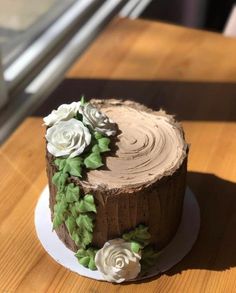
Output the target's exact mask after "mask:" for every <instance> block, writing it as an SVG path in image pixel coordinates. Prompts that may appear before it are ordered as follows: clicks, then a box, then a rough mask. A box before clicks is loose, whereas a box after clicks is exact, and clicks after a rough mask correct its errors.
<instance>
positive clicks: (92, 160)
mask: <svg viewBox="0 0 236 293" xmlns="http://www.w3.org/2000/svg"><path fill="white" fill-rule="evenodd" d="M84 164H85V166H86V167H87V168H88V169H97V168H99V167H101V166H102V165H103V163H102V158H101V155H100V154H99V153H92V154H90V155H89V156H88V157H86V159H85V160H84Z"/></svg>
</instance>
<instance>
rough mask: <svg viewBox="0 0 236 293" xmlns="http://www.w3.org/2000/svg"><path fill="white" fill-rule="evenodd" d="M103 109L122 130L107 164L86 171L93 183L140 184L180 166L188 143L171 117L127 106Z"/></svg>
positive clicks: (132, 185)
mask: <svg viewBox="0 0 236 293" xmlns="http://www.w3.org/2000/svg"><path fill="white" fill-rule="evenodd" d="M102 111H103V112H105V113H106V114H107V115H108V116H109V117H110V118H111V119H112V120H113V121H115V122H116V123H117V124H118V127H119V130H120V133H119V134H118V136H117V141H116V144H115V148H116V150H115V151H114V153H112V154H111V155H108V156H107V158H106V161H105V167H104V168H103V169H99V170H93V171H90V172H88V173H87V180H86V181H87V182H89V184H90V186H91V185H92V186H93V187H96V186H99V187H102V186H103V185H105V186H106V188H111V189H112V188H128V187H139V186H140V187H141V186H143V185H148V184H150V183H152V182H155V180H159V179H160V178H162V177H163V176H168V175H172V174H173V173H174V172H175V171H176V170H177V169H178V168H179V167H180V166H181V164H182V162H183V160H184V158H185V157H186V155H187V144H186V142H185V140H184V134H183V131H182V128H181V127H180V125H179V124H178V123H177V122H176V121H175V120H174V119H173V117H172V116H169V115H166V114H165V113H164V112H162V111H160V112H154V111H153V112H151V113H149V112H145V111H140V110H136V109H134V108H132V107H129V106H124V105H123V106H109V107H107V108H104V109H102ZM84 183H85V182H84ZM85 185H86V183H85Z"/></svg>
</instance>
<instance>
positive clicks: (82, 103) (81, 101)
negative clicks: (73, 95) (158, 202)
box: [80, 95, 86, 106]
mask: <svg viewBox="0 0 236 293" xmlns="http://www.w3.org/2000/svg"><path fill="white" fill-rule="evenodd" d="M80 104H81V106H84V105H85V104H86V102H85V96H84V95H82V96H81V98H80Z"/></svg>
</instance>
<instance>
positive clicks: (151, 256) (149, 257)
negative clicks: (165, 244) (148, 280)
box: [140, 246, 161, 273]
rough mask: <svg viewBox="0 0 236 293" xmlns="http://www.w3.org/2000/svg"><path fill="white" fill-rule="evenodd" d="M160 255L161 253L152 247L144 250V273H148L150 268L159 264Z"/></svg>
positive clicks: (142, 264) (142, 266) (142, 259)
mask: <svg viewBox="0 0 236 293" xmlns="http://www.w3.org/2000/svg"><path fill="white" fill-rule="evenodd" d="M160 254H161V252H160V251H159V252H158V251H156V250H154V249H153V247H151V246H147V247H145V248H144V249H143V250H142V257H141V261H140V263H141V268H142V272H143V273H145V272H147V271H148V270H149V268H150V267H153V266H154V265H155V264H156V263H157V261H158V257H159V256H160Z"/></svg>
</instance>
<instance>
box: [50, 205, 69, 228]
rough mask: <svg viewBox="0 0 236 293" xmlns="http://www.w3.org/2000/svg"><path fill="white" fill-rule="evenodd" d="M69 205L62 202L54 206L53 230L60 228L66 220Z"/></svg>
mask: <svg viewBox="0 0 236 293" xmlns="http://www.w3.org/2000/svg"><path fill="white" fill-rule="evenodd" d="M67 207H68V204H67V203H66V202H65V201H64V200H61V201H59V202H57V203H56V204H55V205H54V215H53V229H55V228H58V227H59V226H60V225H61V224H62V222H63V221H64V220H65V214H66V210H67Z"/></svg>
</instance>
